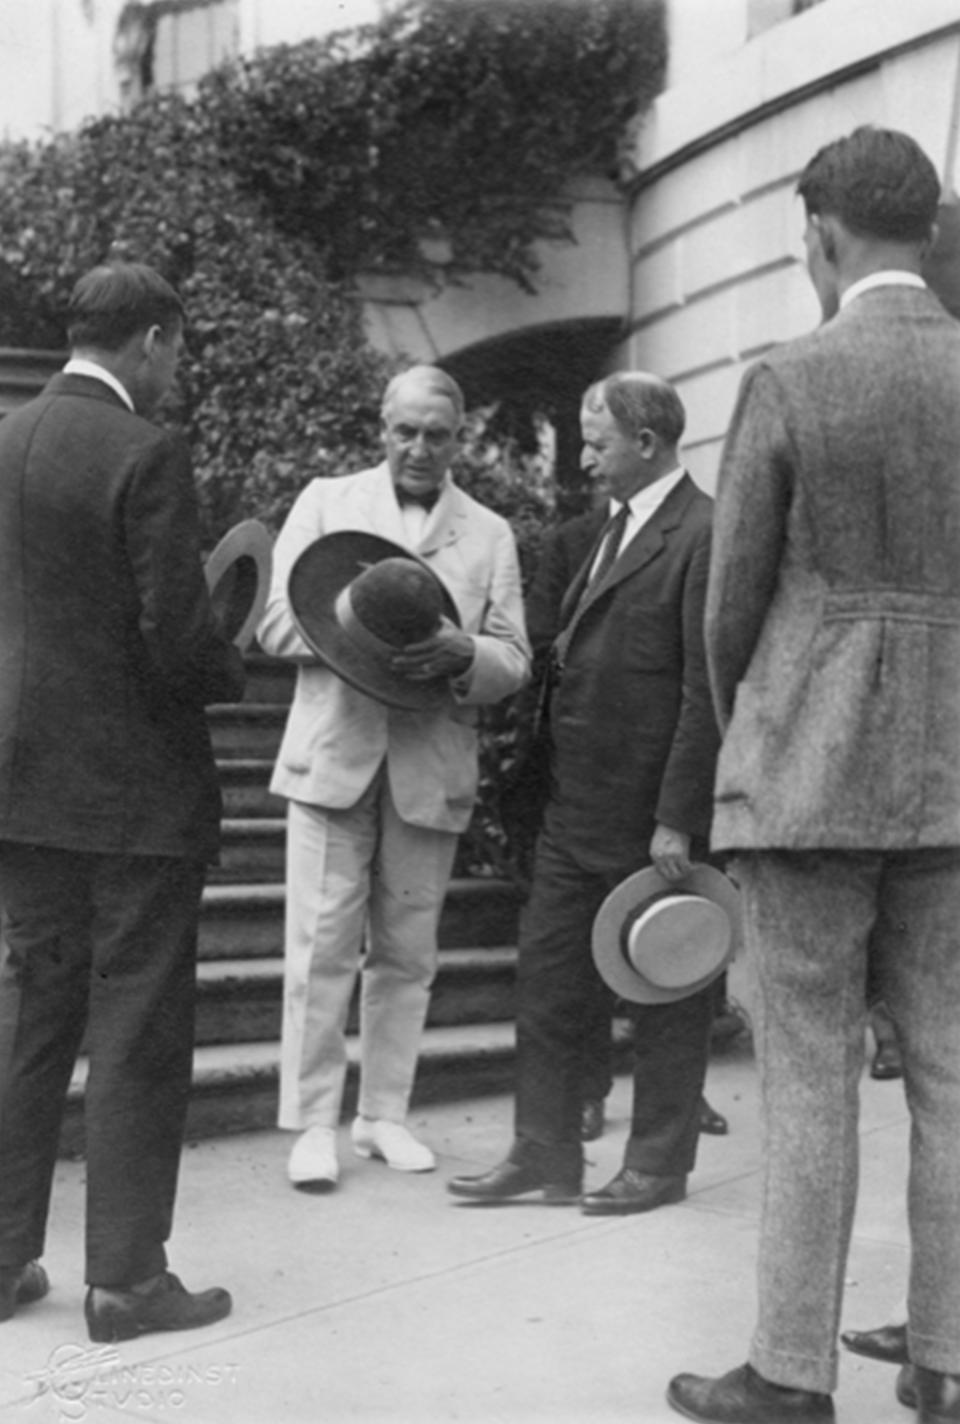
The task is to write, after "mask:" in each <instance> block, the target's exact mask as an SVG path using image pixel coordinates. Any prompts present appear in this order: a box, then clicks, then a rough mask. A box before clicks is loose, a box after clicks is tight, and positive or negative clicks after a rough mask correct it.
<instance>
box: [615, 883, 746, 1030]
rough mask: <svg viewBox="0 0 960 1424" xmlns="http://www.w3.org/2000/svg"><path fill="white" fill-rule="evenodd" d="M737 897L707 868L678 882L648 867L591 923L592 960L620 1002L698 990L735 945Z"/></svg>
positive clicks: (652, 1000)
mask: <svg viewBox="0 0 960 1424" xmlns="http://www.w3.org/2000/svg"><path fill="white" fill-rule="evenodd" d="M740 937H741V923H740V897H739V895H738V893H737V890H736V887H735V886H734V885H733V883H732V882H731V881H730V880H728V879H727V877H726V876H725V875H722V874H721V873H720V871H719V870H714V868H713V866H712V865H694V866H693V868H692V869H691V871H690V874H689V875H687V876H685V877H684V878H683V879H682V880H667V879H666V877H665V876H663V875H661V874H660V872H659V871H658V870H657V869H656V868H655V867H654V866H649V867H648V868H647V869H646V870H639V871H637V873H636V874H635V875H630V876H628V877H627V879H626V880H624V881H623V882H622V883H621V884H620V885H618V886H617V887H616V888H615V889H614V890H612V891H611V892H610V894H609V895H608V896H607V898H606V899H605V900H604V902H603V904H602V905H601V906H600V909H599V911H598V913H597V917H596V919H595V920H594V922H593V958H594V962H595V964H596V966H597V969H598V970H599V972H600V974H601V976H602V978H603V979H604V980H605V981H606V983H607V984H609V986H610V988H611V989H612V990H613V991H614V993H615V994H617V995H619V997H620V998H621V999H630V1000H632V1001H633V1002H634V1003H638V1004H667V1003H672V1002H673V1001H674V1000H676V999H684V998H686V997H687V996H688V995H689V994H695V993H697V991H698V990H699V989H705V988H706V987H707V985H708V984H711V983H712V982H713V980H714V979H717V978H718V977H719V976H720V975H721V974H722V973H723V971H724V969H725V968H726V967H727V965H728V964H729V963H730V961H731V960H732V959H733V956H734V954H735V953H736V951H737V948H738V946H739V944H740Z"/></svg>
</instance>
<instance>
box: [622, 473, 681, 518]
mask: <svg viewBox="0 0 960 1424" xmlns="http://www.w3.org/2000/svg"><path fill="white" fill-rule="evenodd" d="M685 474H686V470H685V469H684V468H683V466H682V465H678V466H677V468H676V469H675V470H670V471H669V472H668V473H667V474H665V475H661V476H660V478H659V479H658V480H654V482H653V484H652V485H646V486H645V487H644V488H643V489H642V490H637V492H636V494H635V495H632V496H631V498H630V499H628V500H627V504H628V505H629V507H630V513H631V515H632V516H633V518H634V519H640V518H641V517H642V516H643V515H646V514H652V512H653V511H654V510H655V509H656V508H657V507H658V506H659V505H661V504H662V503H663V501H664V500H665V499H666V497H667V495H668V494H669V493H670V491H671V490H672V489H673V487H674V485H678V484H679V483H680V481H681V480H682V479H683V477H684V475H685ZM619 508H620V501H619V500H616V499H612V500H611V501H610V513H611V514H616V512H617V510H618V509H619Z"/></svg>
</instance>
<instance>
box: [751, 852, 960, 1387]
mask: <svg viewBox="0 0 960 1424" xmlns="http://www.w3.org/2000/svg"><path fill="white" fill-rule="evenodd" d="M733 874H734V876H735V878H736V879H737V880H738V882H739V883H740V886H741V889H742V892H743V908H744V922H745V935H746V941H747V947H748V952H749V953H750V954H751V955H752V956H753V958H754V961H755V966H756V970H757V977H758V982H759V990H760V992H759V1004H758V1006H757V1012H756V1018H755V1031H756V1045H757V1058H758V1065H759V1071H760V1082H761V1105H762V1107H761V1110H762V1125H763V1136H764V1181H763V1198H762V1212H761V1225H760V1246H759V1260H758V1296H759V1300H758V1322H757V1328H756V1332H755V1335H754V1338H753V1342H752V1345H751V1350H750V1362H751V1364H752V1365H753V1366H754V1368H755V1369H757V1370H758V1371H759V1372H760V1373H761V1374H762V1375H764V1376H765V1377H766V1378H768V1379H770V1380H772V1381H774V1382H776V1383H778V1384H783V1385H789V1386H793V1387H795V1388H799V1389H810V1390H818V1391H823V1392H828V1391H831V1390H833V1389H834V1388H835V1387H836V1383H837V1331H838V1328H839V1323H840V1311H841V1306H842V1300H843V1281H844V1273H845V1268H846V1262H847V1253H848V1249H849V1244H850V1235H851V1228H852V1224H853V1215H854V1208H855V1204H856V1194H857V1181H858V1133H857V1128H858V1113H859V1081H860V1077H861V1074H862V1071H863V1063H864V1031H865V1024H866V996H865V984H866V976H867V966H868V964H869V965H870V966H871V972H872V976H873V979H874V982H875V983H877V984H878V985H879V987H880V990H881V992H882V996H883V999H884V1002H885V1003H886V1005H887V1007H888V1008H889V1010H890V1013H891V1014H892V1016H893V1019H894V1021H895V1024H896V1029H897V1035H898V1038H899V1041H900V1045H901V1049H902V1054H903V1066H904V1087H905V1091H906V1098H907V1105H908V1108H909V1112H910V1123H911V1135H910V1165H909V1180H908V1182H907V1184H906V1189H907V1216H908V1224H909V1232H910V1248H911V1259H910V1279H909V1303H908V1315H909V1325H908V1328H909V1346H910V1355H911V1359H912V1360H913V1361H914V1362H915V1363H916V1364H918V1365H923V1366H925V1367H926V1368H928V1369H933V1370H941V1371H946V1372H960V848H958V849H954V848H946V849H920V850H912V851H906V850H905V851H886V852H875V853H874V852H845V851H832V850H831V851H795V852H778V851H769V852H766V851H760V852H751V853H750V854H748V855H741V856H739V857H738V858H737V860H736V862H735V864H734V866H733Z"/></svg>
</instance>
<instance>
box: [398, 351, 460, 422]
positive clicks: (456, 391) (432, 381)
mask: <svg viewBox="0 0 960 1424" xmlns="http://www.w3.org/2000/svg"><path fill="white" fill-rule="evenodd" d="M407 384H410V385H417V386H420V387H421V389H423V390H425V391H427V392H428V393H429V394H430V395H434V396H445V397H446V398H447V400H448V401H449V402H450V404H451V405H452V406H453V409H454V412H455V414H456V417H457V425H458V426H459V425H460V424H461V423H462V421H463V416H464V411H465V410H466V402H465V401H464V398H463V391H462V390H461V389H460V387H459V386H458V385H457V383H456V381H455V380H454V379H453V377H452V376H448V375H447V373H446V371H441V369H440V367H439V366H428V365H423V366H409V367H408V368H407V369H406V370H405V371H399V372H398V373H397V375H395V376H394V377H393V379H392V380H391V381H390V383H389V384H388V386H387V389H386V390H385V391H384V393H383V400H382V402H381V404H380V414H381V415H382V416H384V417H386V415H387V411H388V409H389V407H390V404H391V402H392V401H393V399H394V397H395V396H396V395H397V394H398V392H399V391H400V390H401V389H402V387H404V386H405V385H407Z"/></svg>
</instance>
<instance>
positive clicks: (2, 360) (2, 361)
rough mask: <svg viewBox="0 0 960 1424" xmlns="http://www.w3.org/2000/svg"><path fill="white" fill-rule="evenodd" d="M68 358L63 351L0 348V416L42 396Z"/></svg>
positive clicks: (12, 347) (11, 347)
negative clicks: (41, 393) (49, 382)
mask: <svg viewBox="0 0 960 1424" xmlns="http://www.w3.org/2000/svg"><path fill="white" fill-rule="evenodd" d="M66 359H67V357H66V352H63V351H43V350H36V351H30V350H24V349H22V348H20V347H14V346H4V347H3V348H0V418H2V417H3V416H5V415H8V414H9V413H10V412H11V411H14V410H16V409H17V407H18V406H21V405H24V404H25V403H26V402H27V401H29V400H33V398H34V396H37V395H39V394H40V392H41V391H42V390H43V387H44V386H45V385H46V383H47V381H49V379H50V377H51V376H53V375H55V374H56V372H57V371H59V370H60V369H61V368H62V366H63V363H64V361H65V360H66Z"/></svg>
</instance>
